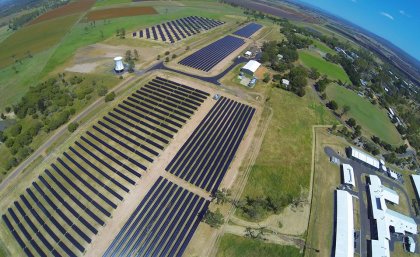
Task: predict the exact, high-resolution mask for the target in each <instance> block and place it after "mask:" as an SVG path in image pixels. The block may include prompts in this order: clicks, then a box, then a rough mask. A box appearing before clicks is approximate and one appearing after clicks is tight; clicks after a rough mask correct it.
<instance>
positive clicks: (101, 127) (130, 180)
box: [2, 78, 206, 256]
mask: <svg viewBox="0 0 420 257" xmlns="http://www.w3.org/2000/svg"><path fill="white" fill-rule="evenodd" d="M186 92H188V94H186ZM196 95H200V96H201V95H203V93H201V92H198V91H196V90H195V89H193V88H190V87H187V86H184V85H176V84H172V83H171V82H170V81H164V80H162V79H160V78H156V79H153V80H151V81H149V83H148V84H147V85H145V86H143V87H141V88H140V89H139V90H137V91H136V92H135V93H133V94H132V95H131V96H129V97H127V98H126V99H125V100H123V101H122V102H120V103H119V104H118V105H117V106H116V107H115V108H114V109H113V110H112V111H110V112H109V113H108V114H107V115H105V116H104V117H103V118H102V119H101V120H99V121H98V122H97V123H96V124H95V125H93V126H92V127H91V128H90V129H88V130H87V131H86V132H85V133H83V134H82V135H81V136H80V138H79V139H78V140H77V141H76V142H75V143H74V144H73V145H71V146H70V147H69V148H68V150H67V151H65V152H64V153H63V154H62V155H61V156H59V157H57V158H56V161H55V162H54V163H52V164H51V167H48V168H47V169H46V170H45V171H44V172H43V173H41V174H40V176H39V177H38V178H37V179H35V180H34V181H33V183H32V185H31V186H30V187H28V188H27V189H26V191H25V192H22V193H21V195H20V196H19V198H18V199H15V201H14V203H13V204H11V205H10V206H9V208H8V209H7V210H6V209H5V210H3V211H2V221H3V222H2V228H3V229H2V233H7V235H8V236H7V237H12V238H14V239H15V240H16V242H17V244H16V247H17V248H20V249H21V250H20V251H18V252H22V251H23V252H25V253H26V255H27V256H32V255H40V256H43V255H44V254H48V253H51V254H53V255H61V256H76V255H80V254H81V253H83V252H84V251H85V249H86V246H87V245H88V244H89V243H90V242H91V241H92V237H93V236H94V235H96V234H97V233H98V229H99V228H100V227H101V226H103V225H104V224H105V222H106V221H107V220H109V218H110V217H111V215H112V212H113V210H114V209H115V208H117V206H118V204H119V203H120V202H121V201H122V200H123V199H124V196H125V195H126V193H127V192H129V191H130V189H131V188H132V187H133V186H134V185H135V184H136V183H137V182H138V180H139V178H140V177H142V175H144V174H145V172H146V171H147V168H148V166H149V165H150V163H152V162H153V161H154V160H155V158H156V157H157V156H159V153H160V152H161V151H162V150H163V149H165V147H166V146H167V145H168V144H169V142H170V141H171V139H172V138H173V136H174V134H176V133H177V132H178V130H179V129H180V128H181V127H182V126H183V125H184V124H185V123H186V121H187V119H188V117H190V116H191V115H193V114H194V112H195V110H196V109H197V107H199V106H200V103H201V101H200V99H197V97H196ZM205 98H206V95H204V99H205ZM4 236H5V235H3V237H4ZM10 247H12V246H10Z"/></svg>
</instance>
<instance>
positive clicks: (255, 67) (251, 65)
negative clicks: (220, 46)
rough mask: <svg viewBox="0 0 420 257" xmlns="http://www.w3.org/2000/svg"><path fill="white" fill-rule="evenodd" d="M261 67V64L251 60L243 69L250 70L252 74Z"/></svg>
mask: <svg viewBox="0 0 420 257" xmlns="http://www.w3.org/2000/svg"><path fill="white" fill-rule="evenodd" d="M260 66H261V63H259V62H257V61H254V60H251V61H249V62H248V63H247V64H245V66H244V67H243V68H242V69H243V70H249V71H251V72H252V73H254V72H256V71H257V70H258V68H259V67H260Z"/></svg>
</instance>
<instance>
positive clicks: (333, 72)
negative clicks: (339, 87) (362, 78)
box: [299, 50, 350, 83]
mask: <svg viewBox="0 0 420 257" xmlns="http://www.w3.org/2000/svg"><path fill="white" fill-rule="evenodd" d="M299 60H300V61H301V62H302V63H303V64H304V65H305V66H307V67H308V68H316V69H317V70H318V71H319V72H320V73H321V74H325V75H327V76H328V77H329V78H330V79H334V80H341V81H343V82H347V83H350V79H349V77H348V76H347V74H346V72H345V71H344V70H343V68H341V67H340V66H339V65H337V64H334V63H330V62H328V61H326V60H324V59H322V58H321V56H319V55H318V54H316V53H311V52H309V51H306V50H302V51H299Z"/></svg>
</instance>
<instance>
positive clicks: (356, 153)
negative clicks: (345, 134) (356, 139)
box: [351, 147, 379, 169]
mask: <svg viewBox="0 0 420 257" xmlns="http://www.w3.org/2000/svg"><path fill="white" fill-rule="evenodd" d="M351 156H352V157H353V158H356V159H358V160H360V161H362V162H364V163H366V164H369V165H370V166H372V167H374V168H376V169H379V161H378V160H377V159H376V158H374V157H372V156H370V155H369V154H367V153H364V152H362V151H360V150H359V149H357V148H354V147H351Z"/></svg>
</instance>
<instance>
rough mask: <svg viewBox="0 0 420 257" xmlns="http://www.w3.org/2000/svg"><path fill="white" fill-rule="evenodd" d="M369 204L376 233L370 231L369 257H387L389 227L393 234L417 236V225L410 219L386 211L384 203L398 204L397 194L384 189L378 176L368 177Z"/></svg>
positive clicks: (388, 210)
mask: <svg viewBox="0 0 420 257" xmlns="http://www.w3.org/2000/svg"><path fill="white" fill-rule="evenodd" d="M368 195H369V202H370V206H371V208H372V210H371V212H372V219H373V220H374V222H375V223H376V226H375V227H376V229H377V232H376V233H375V232H374V231H371V234H372V235H376V236H373V237H372V240H371V243H372V244H371V249H370V250H371V256H372V257H389V256H390V252H389V241H390V240H391V233H390V227H392V228H393V229H394V231H395V233H399V234H406V233H409V234H417V224H416V222H415V221H414V219H412V218H411V217H408V216H405V215H402V214H401V213H398V212H395V211H393V210H390V209H388V207H387V206H386V202H391V203H393V204H398V202H399V197H398V194H397V193H396V192H395V191H394V190H392V189H389V188H387V187H384V186H383V185H382V183H381V180H380V179H379V177H378V176H375V175H369V194H368Z"/></svg>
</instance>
